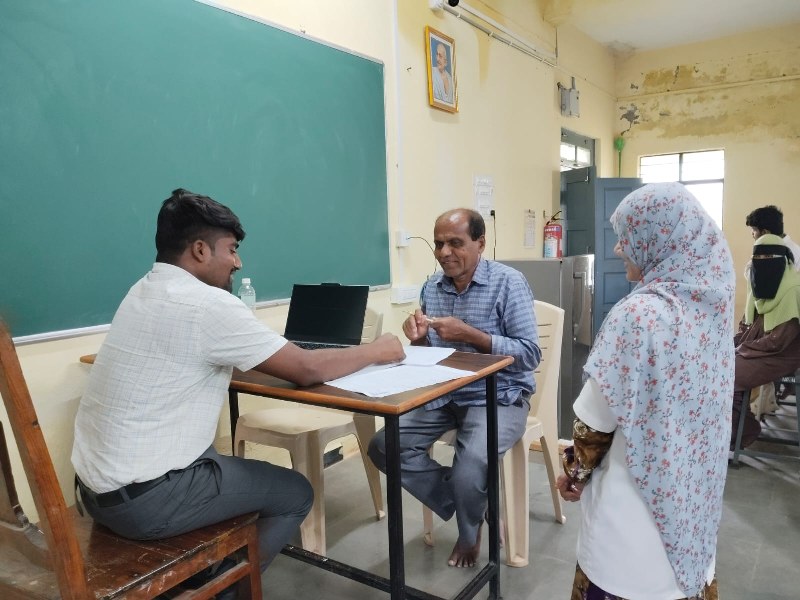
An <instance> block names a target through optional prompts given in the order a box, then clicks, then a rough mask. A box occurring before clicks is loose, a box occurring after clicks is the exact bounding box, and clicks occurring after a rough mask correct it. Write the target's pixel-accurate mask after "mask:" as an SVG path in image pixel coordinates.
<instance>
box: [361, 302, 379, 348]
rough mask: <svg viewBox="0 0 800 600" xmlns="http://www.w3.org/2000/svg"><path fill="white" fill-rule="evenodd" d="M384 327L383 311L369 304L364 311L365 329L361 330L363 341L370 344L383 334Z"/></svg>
mask: <svg viewBox="0 0 800 600" xmlns="http://www.w3.org/2000/svg"><path fill="white" fill-rule="evenodd" d="M382 329H383V313H380V312H378V311H376V310H374V309H372V308H370V307H369V306H368V307H367V311H366V312H365V313H364V329H363V330H362V331H361V343H362V344H368V343H370V342H372V341H374V340H375V339H377V338H378V337H380V335H381V331H382Z"/></svg>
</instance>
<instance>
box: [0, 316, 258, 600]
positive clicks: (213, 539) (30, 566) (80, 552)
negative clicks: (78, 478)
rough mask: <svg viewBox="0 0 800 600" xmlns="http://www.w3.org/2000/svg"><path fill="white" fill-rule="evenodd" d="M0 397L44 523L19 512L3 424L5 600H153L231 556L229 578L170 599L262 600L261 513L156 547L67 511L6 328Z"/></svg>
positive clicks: (0, 588)
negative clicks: (226, 597) (232, 595)
mask: <svg viewBox="0 0 800 600" xmlns="http://www.w3.org/2000/svg"><path fill="white" fill-rule="evenodd" d="M0 395H2V397H3V403H4V404H5V407H6V411H7V413H8V420H9V423H10V425H11V430H12V432H13V434H14V438H15V439H16V443H17V449H18V451H19V456H20V459H21V462H22V466H23V469H24V473H25V476H26V478H27V480H28V484H29V485H30V489H31V494H32V496H33V500H34V503H35V505H36V510H37V511H38V513H39V517H40V519H41V522H40V524H39V526H38V527H37V526H35V525H33V524H31V523H30V522H29V521H28V518H27V517H26V515H25V513H24V511H23V510H22V507H21V506H20V504H19V501H18V497H17V491H16V487H15V485H14V477H13V474H12V472H11V461H10V459H9V453H8V447H7V445H6V436H5V432H4V431H3V429H2V424H0V467H1V468H2V478H0V598H3V600H13V599H17V598H35V599H50V598H64V599H66V600H92V599H99V598H130V599H149V598H155V597H156V596H158V595H159V594H161V593H163V592H165V591H167V590H170V589H172V588H175V587H176V586H178V584H180V583H181V582H183V581H184V580H186V579H187V578H189V577H190V576H192V575H194V574H196V573H199V572H200V571H202V570H203V569H205V568H206V567H208V566H210V565H212V564H214V563H215V562H217V561H219V560H222V559H223V558H224V557H226V556H229V555H231V554H233V553H239V554H242V555H243V556H242V557H241V560H240V562H239V563H238V564H237V565H236V566H235V567H234V568H232V569H230V570H228V571H225V572H224V573H222V574H220V575H219V576H218V577H217V578H216V579H213V580H212V581H209V582H208V583H206V584H205V585H203V586H202V587H201V588H199V589H196V590H188V589H187V590H182V591H181V590H179V589H176V590H174V592H175V593H174V594H173V593H171V594H170V596H171V597H172V598H178V599H181V600H188V599H189V598H195V599H205V598H213V597H214V595H215V594H217V593H219V592H220V591H222V590H224V589H225V588H227V587H229V586H231V585H233V584H235V583H237V582H238V585H239V594H240V598H254V599H259V600H260V599H261V573H260V568H259V558H258V539H257V531H256V519H257V517H258V515H257V513H252V514H247V515H242V516H241V517H237V518H234V519H229V520H227V521H224V522H222V523H218V524H216V525H212V526H209V527H204V528H202V529H198V530H196V531H192V532H189V533H186V534H184V535H179V536H175V537H171V538H166V539H163V540H157V541H146V542H143V541H136V540H129V539H126V538H122V537H120V536H117V535H116V534H114V533H112V532H111V531H110V530H108V529H107V528H105V527H103V526H101V525H97V524H95V523H94V522H93V521H92V519H91V518H89V517H88V516H87V517H81V516H80V515H78V513H77V511H76V510H75V508H74V507H73V508H69V509H68V508H67V505H66V502H65V500H64V495H63V493H62V491H61V487H60V485H59V482H58V479H57V478H56V472H55V469H54V468H53V463H52V461H51V459H50V454H49V452H48V450H47V445H46V444H45V440H44V436H43V435H42V430H41V428H40V427H39V421H38V418H37V416H36V411H35V409H34V406H33V403H32V401H31V397H30V393H29V391H28V387H27V385H26V383H25V379H24V377H23V374H22V369H21V368H20V364H19V359H18V357H17V353H16V350H15V348H14V344H13V342H12V339H11V335H10V334H9V332H8V329H7V327H6V325H5V324H4V323H3V322H2V320H0Z"/></svg>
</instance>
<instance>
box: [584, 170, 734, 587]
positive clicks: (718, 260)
mask: <svg viewBox="0 0 800 600" xmlns="http://www.w3.org/2000/svg"><path fill="white" fill-rule="evenodd" d="M611 224H612V226H613V228H614V231H615V232H616V234H617V236H618V238H619V242H620V244H621V247H622V250H623V252H624V253H625V255H626V256H627V257H628V258H630V259H631V260H632V261H633V262H634V263H635V264H636V265H637V266H638V267H639V268H640V269H641V272H642V279H641V281H640V282H639V284H638V285H637V286H636V288H635V289H634V290H633V291H632V292H631V293H630V294H628V295H627V296H625V297H624V298H623V299H622V300H620V301H619V302H618V303H617V304H616V305H615V306H614V308H613V309H612V310H611V312H609V314H608V316H607V317H606V319H605V321H604V322H603V326H602V328H601V329H600V331H599V333H598V335H597V339H596V340H595V343H594V346H593V349H592V352H591V354H590V355H589V358H588V360H587V362H586V366H585V367H584V370H585V372H586V374H587V375H588V376H590V377H592V378H594V379H595V380H596V381H597V383H598V384H599V386H600V390H601V391H602V394H603V396H604V398H605V399H606V401H607V402H608V405H609V406H610V408H611V411H612V412H613V413H614V415H615V416H616V418H617V426H618V429H617V431H621V432H622V433H624V435H625V440H626V442H627V448H626V460H627V465H628V468H629V469H630V472H631V475H632V476H633V479H634V481H635V482H636V485H637V486H638V487H639V490H640V492H641V494H642V497H643V498H644V501H645V503H646V504H647V506H648V507H649V508H650V511H651V513H652V515H653V519H654V520H655V523H656V526H657V527H658V530H659V532H660V534H661V540H662V542H663V543H664V548H665V549H666V551H667V556H668V557H669V561H670V564H671V565H672V568H673V570H674V571H675V575H676V578H677V581H678V583H679V584H680V586H681V588H682V589H683V591H685V592H686V593H687V595H689V596H692V595H694V594H696V593H698V591H699V590H700V589H702V587H703V584H704V578H705V574H706V572H707V570H708V567H709V565H710V562H711V558H712V556H713V553H714V549H715V545H716V537H717V532H718V529H719V521H720V517H721V516H722V491H723V488H724V485H725V475H726V472H727V458H728V445H729V442H730V428H731V408H730V407H731V396H732V393H733V372H734V347H733V308H734V304H733V293H734V272H733V264H732V261H731V254H730V250H729V249H728V244H727V243H726V241H725V239H724V237H723V235H722V232H721V231H720V230H719V228H718V227H717V225H716V224H715V223H714V221H713V220H712V219H711V217H709V216H708V214H707V213H706V212H705V210H704V209H703V208H702V207H701V206H700V204H699V203H698V201H697V199H696V198H695V197H694V196H693V195H692V194H691V193H690V192H689V191H688V190H687V189H686V188H685V187H683V186H682V185H681V184H679V183H658V184H650V185H646V186H644V187H642V188H639V189H638V190H636V191H634V192H632V193H631V194H629V195H628V196H626V197H625V199H623V200H622V202H621V203H620V205H619V207H618V208H617V209H616V210H615V211H614V213H613V214H612V215H611Z"/></svg>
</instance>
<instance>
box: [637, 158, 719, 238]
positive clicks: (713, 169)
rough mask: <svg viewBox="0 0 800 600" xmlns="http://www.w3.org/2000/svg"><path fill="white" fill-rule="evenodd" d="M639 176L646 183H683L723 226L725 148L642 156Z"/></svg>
mask: <svg viewBox="0 0 800 600" xmlns="http://www.w3.org/2000/svg"><path fill="white" fill-rule="evenodd" d="M639 176H640V177H641V178H642V181H643V182H644V183H656V182H660V181H679V182H681V183H682V184H684V185H685V186H686V189H688V190H689V191H690V192H692V193H693V194H694V195H695V197H696V198H697V199H698V200H699V201H700V204H701V205H702V206H703V208H705V209H706V212H708V214H709V215H710V216H711V218H712V219H714V221H716V223H717V225H719V227H720V229H722V191H723V183H724V181H725V151H724V150H707V151H704V152H680V153H678V154H660V155H657V156H642V157H641V158H640V159H639Z"/></svg>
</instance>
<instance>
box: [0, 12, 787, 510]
mask: <svg viewBox="0 0 800 600" xmlns="http://www.w3.org/2000/svg"><path fill="white" fill-rule="evenodd" d="M224 3H225V4H226V5H228V6H230V7H232V8H234V9H237V10H240V11H243V12H247V13H251V14H255V15H258V16H259V17H261V18H263V19H266V20H269V21H272V22H275V23H278V24H280V25H281V26H283V27H286V28H288V29H291V30H296V31H305V32H306V33H307V34H308V35H310V36H313V37H315V38H318V39H322V40H325V41H327V42H329V43H333V44H337V45H340V46H343V47H346V48H349V49H351V50H354V51H356V52H359V53H361V54H365V55H368V56H370V57H373V58H377V59H379V60H381V61H383V62H384V64H385V78H386V116H387V123H386V127H387V165H388V185H389V189H388V196H389V229H390V231H392V232H394V230H396V229H398V228H403V229H405V230H407V231H408V232H410V234H411V235H413V236H421V237H425V238H427V239H428V240H430V239H431V234H432V225H433V220H434V218H435V217H436V216H437V215H438V214H439V213H441V212H442V211H444V210H447V209H449V208H454V207H457V206H471V205H472V203H473V191H472V182H473V177H474V176H475V175H488V176H491V177H492V178H493V180H494V186H495V209H496V212H497V223H496V230H497V236H496V239H495V235H494V233H493V231H494V228H493V227H492V224H491V223H489V224H488V225H489V236H488V237H489V244H488V247H487V255H488V256H489V257H491V256H492V255H493V253H494V251H493V247H494V246H495V243H496V257H497V258H518V257H533V256H541V228H542V226H543V225H544V223H543V221H542V218H541V217H542V212H543V211H546V212H547V213H548V214H552V212H553V211H554V210H555V209H557V206H558V195H559V175H558V170H559V142H560V129H561V127H566V128H568V129H570V130H573V131H575V132H577V133H579V134H582V135H586V136H589V137H593V138H597V139H598V142H597V151H598V170H599V172H600V174H601V175H603V176H609V177H610V176H614V175H615V174H616V169H617V166H616V153H615V151H614V149H613V145H612V144H613V138H614V136H615V135H617V134H618V133H619V131H620V130H621V128H622V126H623V125H624V124H625V123H624V122H623V121H620V109H619V106H622V105H623V104H628V103H630V102H636V103H637V105H640V106H641V111H642V114H644V115H647V116H648V118H649V119H650V120H648V121H646V122H647V123H650V122H651V120H652V118H653V117H652V115H654V114H655V115H656V116H658V114H659V112H661V111H660V110H659V108H658V107H659V106H662V105H664V104H665V103H666V104H667V105H668V106H669V107H670V109H671V110H672V111H673V112H672V115H673V116H672V117H671V118H670V119H665V118H664V117H659V123H661V126H660V127H655V126H652V127H651V126H646V125H645V121H644V120H643V121H642V124H640V125H637V126H634V128H633V129H632V130H631V131H630V132H629V133H628V134H626V137H627V138H628V145H627V146H626V148H625V152H624V154H623V175H635V170H636V167H635V165H636V162H637V159H636V156H637V154H650V153H656V152H673V151H685V150H695V149H700V148H707V147H725V149H726V158H727V159H728V161H727V166H728V173H727V174H726V177H728V178H729V179H728V182H727V183H728V184H727V185H726V194H727V197H726V202H728V206H729V208H728V209H727V210H726V213H725V219H726V223H731V224H732V225H731V227H727V226H726V230H727V231H729V232H730V233H733V234H736V235H738V233H739V232H741V234H742V238H744V237H745V235H746V232H745V231H744V229H743V226H742V227H741V228H740V227H739V226H738V223H743V220H744V214H745V213H746V212H747V210H748V208H747V207H749V206H756V205H759V204H765V203H767V202H777V203H779V204H782V205H783V206H784V208H785V209H787V210H786V212H787V224H788V225H789V229H790V231H791V225H792V224H794V223H797V222H798V219H797V216H798V215H796V213H794V212H792V210H791V207H790V206H789V202H788V201H783V202H781V200H782V196H781V195H780V194H779V192H778V189H777V187H778V186H779V185H780V183H779V182H780V179H781V178H780V175H783V176H784V177H783V179H786V175H788V174H789V173H793V170H791V168H790V167H791V165H793V164H796V162H797V151H798V149H797V139H798V136H797V131H798V127H797V118H796V113H792V114H789V112H790V111H789V112H787V114H785V115H784V117H783V118H782V119H780V121H777V122H770V123H766V122H764V123H761V121H758V120H756V117H759V116H761V117H763V116H764V114H763V113H762V112H761V111H758V110H752V111H750V112H737V111H734V110H732V109H731V107H730V106H729V104H728V102H729V100H728V99H729V98H731V97H734V96H737V95H739V94H741V93H744V92H743V91H740V90H739V89H738V88H732V89H721V90H718V91H715V92H714V98H716V100H715V101H716V102H718V103H719V108H720V110H714V109H711V110H709V109H705V108H703V111H704V112H703V113H702V114H703V115H707V116H706V117H705V118H706V119H708V120H713V119H716V118H717V117H716V116H714V115H718V113H719V114H732V115H737V114H738V115H741V118H740V120H741V121H743V122H744V121H746V122H749V121H750V120H753V121H754V124H753V125H752V126H749V125H748V126H745V125H746V123H738V124H736V123H732V122H728V125H729V127H727V128H724V127H721V126H720V128H718V129H716V130H715V129H713V128H711V126H710V122H709V125H708V126H707V127H704V128H703V129H702V131H703V134H702V135H692V134H691V133H687V132H686V131H685V128H684V129H682V128H681V127H680V125H679V122H680V121H685V120H686V119H689V118H691V114H692V113H691V112H688V113H687V112H686V111H688V110H689V109H691V108H692V107H693V106H695V105H698V104H699V105H700V106H701V107H703V106H705V105H707V103H706V104H705V105H704V104H703V102H702V98H700V99H697V98H699V97H700V95H701V94H695V97H696V98H695V99H693V100H692V99H690V98H691V96H685V95H684V96H679V95H674V96H673V95H669V94H667V95H663V94H662V95H660V96H656V97H644V96H641V97H639V98H636V99H631V98H629V96H631V95H632V94H633V92H631V91H630V89H631V88H630V84H631V83H636V85H638V86H639V88H640V89H639V90H638V94H640V95H641V94H644V93H645V91H644V90H645V89H647V90H650V92H648V93H653V92H659V93H660V92H662V91H663V89H660V88H658V85H662V86H663V85H664V84H663V83H660V84H657V81H661V82H663V78H662V79H657V78H646V77H644V75H643V74H645V73H648V72H651V71H652V72H661V71H663V70H664V69H669V68H670V65H673V63H674V64H675V65H679V64H680V65H694V64H695V63H697V62H698V60H699V58H698V57H706V58H703V59H702V61H700V64H701V66H702V68H703V71H704V72H707V73H708V74H709V77H710V76H711V74H715V75H716V76H729V74H730V73H732V72H733V69H732V67H733V66H736V67H737V68H736V73H737V74H738V76H740V77H741V76H742V72H746V70H747V65H750V66H751V71H752V73H753V75H752V77H753V79H756V75H757V74H756V71H757V69H756V66H755V65H756V63H757V62H758V61H762V62H763V61H767V63H769V64H772V65H773V66H776V65H775V64H774V63H778V62H780V60H783V62H784V63H785V68H784V71H785V72H787V73H788V71H789V70H791V69H794V70H793V71H792V72H793V73H796V72H797V67H796V65H798V64H800V61H798V60H797V58H798V57H797V56H796V54H795V55H794V56H793V57H792V55H791V54H790V53H787V52H784V51H781V49H782V48H791V47H792V46H793V41H792V40H793V39H797V33H798V32H797V31H795V32H794V38H793V37H792V33H793V32H792V31H786V32H785V34H784V35H782V36H780V37H779V38H774V36H769V35H767V36H764V37H763V39H762V37H760V36H754V38H753V40H752V43H754V44H756V46H755V49H754V50H753V52H752V53H745V52H743V51H742V50H741V48H742V47H743V46H742V45H741V44H744V43H745V42H739V43H733V42H731V43H727V44H723V45H722V46H721V47H718V45H717V44H713V43H712V44H706V45H700V46H697V47H692V48H688V49H679V50H674V51H663V52H659V53H652V54H648V55H645V56H643V57H641V58H637V57H633V58H631V59H629V60H628V61H626V62H623V63H620V64H619V65H616V66H615V62H614V57H613V56H612V55H611V54H610V53H609V52H608V51H607V50H606V49H604V48H603V47H601V46H599V45H598V44H596V43H595V42H593V41H592V40H590V39H589V38H587V37H586V36H584V35H583V34H582V33H580V32H579V31H577V30H575V29H574V28H571V27H569V26H565V27H562V28H560V29H559V31H558V55H559V58H558V66H557V67H551V66H547V65H545V64H543V63H541V62H539V61H536V60H534V59H532V58H529V57H527V56H525V55H523V54H521V53H520V52H518V51H517V50H515V49H512V48H509V47H508V46H506V45H504V44H502V43H500V42H498V41H496V40H490V39H489V38H488V37H487V36H486V35H485V34H482V33H480V32H479V31H477V30H476V29H474V28H472V27H471V26H470V25H468V24H466V23H464V22H462V21H458V20H456V19H455V18H453V17H452V16H450V15H447V14H444V13H440V14H436V13H434V12H432V11H431V10H430V9H429V8H428V2H427V0H337V1H336V2H320V1H319V0H293V1H292V2H285V1H284V0H225V2H224ZM469 4H470V5H471V6H474V7H475V8H477V9H478V10H480V11H482V12H484V13H485V14H487V15H489V16H490V17H491V18H493V19H495V20H497V21H498V22H500V23H502V24H504V25H505V26H506V27H508V28H509V29H511V30H513V31H515V32H518V33H519V34H520V35H522V36H524V37H525V38H527V39H528V40H529V41H530V42H531V43H533V44H534V45H536V46H537V47H540V48H542V49H544V50H547V51H554V50H555V43H556V32H555V30H554V29H553V28H552V27H551V26H550V25H548V24H547V23H545V22H544V21H543V20H542V19H541V18H540V16H539V14H538V12H537V10H536V8H535V6H536V4H535V3H533V2H530V0H487V1H486V2H480V1H477V0H471V1H470V2H469ZM495 9H497V10H495ZM426 25H430V26H432V27H434V28H436V29H438V30H440V31H442V32H443V33H445V34H447V35H449V36H451V37H453V38H454V39H455V40H456V75H457V79H458V94H459V112H458V113H457V114H449V113H445V112H442V111H439V110H436V109H433V108H431V107H429V106H428V102H427V82H426V70H425V51H424V40H423V31H424V27H425V26H426ZM769 40H771V42H770V41H769ZM747 43H750V40H749V39H748V40H747ZM770 44H772V45H770ZM726 52H727V53H728V54H726ZM795 52H796V51H795ZM751 54H752V55H751ZM728 55H730V56H733V57H734V59H730V60H729V59H728V58H726V56H728ZM737 57H738V58H737ZM758 57H761V58H758ZM792 58H793V60H792ZM726 61H727V62H726ZM728 63H730V65H729V64H728ZM734 63H735V65H734ZM792 65H795V66H794V67H793V66H792ZM725 67H727V70H726V68H725ZM615 69H616V71H615ZM760 72H762V73H765V71H764V69H762V71H760ZM764 76H766V75H764ZM572 77H575V79H576V85H577V87H578V89H579V90H580V94H581V97H580V113H581V116H580V117H579V118H574V117H572V118H566V117H562V116H561V115H560V111H559V95H558V89H557V87H556V84H557V83H559V82H560V83H562V84H564V85H567V86H569V84H570V79H571V78H572ZM785 86H789V88H791V90H793V94H794V95H795V97H796V94H797V88H796V86H797V83H796V82H794V81H793V82H791V83H786V84H783V83H780V84H773V83H769V84H765V85H763V86H759V89H765V90H769V91H770V94H772V96H773V102H774V103H775V104H776V105H778V104H779V102H780V101H781V98H783V97H785V95H786V94H787V93H789V92H788V91H787V90H788V88H786V87H785ZM618 96H619V97H624V101H617V97H618ZM703 97H705V96H703ZM754 98H755V94H752V95H749V96H747V97H746V98H743V99H742V100H741V101H740V103H741V105H742V106H743V107H744V106H749V104H748V101H749V102H753V101H754ZM748 99H749V100H748ZM675 103H677V104H675ZM742 110H743V109H742ZM793 117H794V118H793ZM792 122H793V123H794V126H793V127H794V129H793V131H794V145H792V143H791V134H790V132H789V131H787V129H788V128H789V124H790V123H792ZM666 123H670V124H671V125H670V126H669V127H668V128H667V131H668V133H667V134H664V133H663V132H662V130H661V127H664V124H666ZM698 126H699V125H698ZM731 129H735V133H729V131H730V130H731ZM747 173H752V175H748V174H747ZM756 174H758V175H760V177H756ZM197 191H199V192H202V190H197ZM218 200H220V201H222V202H224V203H226V204H229V205H230V206H231V207H232V208H233V209H234V210H235V209H236V199H235V198H218ZM526 209H533V210H535V211H536V214H537V239H536V248H534V249H533V250H531V249H526V248H524V247H523V226H522V215H523V211H524V210H526ZM155 216H156V215H153V218H154V219H155ZM733 224H737V225H736V227H733ZM245 225H246V224H245ZM730 233H729V238H730V237H731V235H730ZM798 233H799V234H800V232H798ZM797 237H799V238H800V235H798V236H797ZM731 242H732V245H733V246H734V250H735V253H736V255H737V260H738V262H739V264H738V265H737V268H741V266H742V265H743V257H744V251H743V250H742V249H741V248H739V247H738V246H737V245H736V240H734V239H731ZM332 250H335V249H332ZM390 260H391V268H392V282H393V284H395V285H410V284H419V283H420V282H421V281H423V280H424V278H425V277H426V276H427V275H429V274H430V273H431V272H432V271H433V269H434V261H433V257H432V255H431V252H430V250H429V249H428V246H427V245H426V244H425V242H423V241H422V240H411V245H410V246H409V247H408V248H401V249H396V248H392V249H391V257H390ZM131 283H133V282H131ZM256 287H257V282H256ZM389 298H390V295H389V292H388V291H378V292H374V293H372V294H371V297H370V305H371V306H373V307H374V308H376V309H377V310H381V311H383V312H384V315H385V316H384V331H392V332H394V333H400V323H401V322H402V320H403V319H404V318H405V316H406V315H405V312H404V311H405V310H408V309H410V308H413V307H414V305H413V304H407V305H400V306H397V305H392V304H391V303H390V301H389ZM258 315H259V317H260V318H261V319H262V320H264V321H265V322H266V323H267V324H268V325H270V326H272V327H274V328H276V329H278V330H281V329H282V326H283V321H284V318H285V306H284V307H275V308H269V309H261V310H259V311H258ZM102 338H103V336H102V334H100V335H92V336H85V337H80V338H74V339H70V340H62V341H55V342H44V343H39V344H32V345H27V346H23V347H20V348H19V353H20V358H21V361H22V365H23V370H24V371H25V375H26V378H27V380H28V384H29V386H30V388H31V393H32V396H33V399H34V402H35V404H36V407H37V410H38V411H39V416H40V420H41V422H42V427H43V430H44V433H45V436H46V438H47V442H48V444H49V446H50V449H51V453H52V454H53V457H54V462H55V463H56V469H57V471H58V474H59V478H60V480H61V483H62V487H63V488H64V491H65V494H66V496H67V498H68V501H69V502H71V499H72V491H71V489H72V477H73V472H72V467H71V464H70V460H69V456H70V451H71V446H72V426H73V419H74V415H75V411H76V409H77V404H78V400H79V398H80V395H81V392H82V390H83V388H84V386H85V383H86V377H87V374H88V367H87V366H86V365H80V364H78V362H77V359H78V357H79V356H80V355H82V354H88V353H93V352H96V351H97V349H98V347H99V345H100V343H101V341H102ZM261 402H262V401H261V400H250V401H244V402H243V405H244V406H245V407H247V406H254V405H259V404H260V403H261ZM3 419H5V417H4V416H3ZM226 431H227V419H226V418H225V415H224V414H223V418H222V420H221V424H220V432H221V433H222V434H224V433H225V432H226ZM14 460H15V461H16V458H15V457H14ZM15 464H16V472H17V473H21V470H20V468H19V465H18V463H16V462H15ZM21 479H22V478H21V477H18V481H17V483H18V487H19V488H20V496H21V501H22V504H23V506H24V507H25V509H26V510H27V511H28V512H29V514H32V515H33V516H34V518H35V511H34V510H33V506H32V502H31V500H30V495H29V494H28V493H27V490H26V486H25V485H24V483H23V482H22V481H21Z"/></svg>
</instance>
